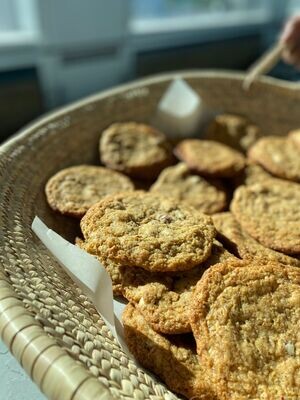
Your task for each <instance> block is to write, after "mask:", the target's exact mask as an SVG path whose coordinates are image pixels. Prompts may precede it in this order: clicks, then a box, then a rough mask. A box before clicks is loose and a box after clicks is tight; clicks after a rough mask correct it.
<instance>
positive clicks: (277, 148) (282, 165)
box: [248, 136, 300, 182]
mask: <svg viewBox="0 0 300 400" xmlns="http://www.w3.org/2000/svg"><path fill="white" fill-rule="evenodd" d="M248 156H249V158H250V159H251V160H252V161H254V162H257V163H259V164H260V165H262V166H263V167H264V168H265V169H266V170H267V171H268V172H270V173H271V174H273V175H275V176H277V177H279V178H283V179H288V180H291V181H295V182H300V148H298V147H297V146H295V144H294V143H293V141H292V140H288V139H287V138H285V137H276V136H269V137H265V138H261V139H259V140H258V141H257V142H256V143H255V144H254V146H252V147H251V148H250V150H249V152H248Z"/></svg>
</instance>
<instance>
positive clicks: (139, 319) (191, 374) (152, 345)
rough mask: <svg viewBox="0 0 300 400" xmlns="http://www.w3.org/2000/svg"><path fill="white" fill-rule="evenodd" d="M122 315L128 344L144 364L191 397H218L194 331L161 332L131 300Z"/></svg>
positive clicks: (180, 391) (210, 399) (171, 385)
mask: <svg viewBox="0 0 300 400" xmlns="http://www.w3.org/2000/svg"><path fill="white" fill-rule="evenodd" d="M122 319H123V325H124V335H125V341H126V343H127V346H128V348H129V350H130V352H131V353H132V354H133V355H134V357H135V358H136V359H137V360H138V362H139V363H140V364H141V365H142V366H144V367H145V368H147V369H149V370H150V371H152V372H154V373H155V374H156V375H158V376H159V377H160V378H161V379H162V380H163V381H164V382H165V383H166V384H167V385H168V387H169V388H170V389H171V390H172V391H174V392H176V393H179V394H182V395H184V396H186V397H187V398H188V399H199V400H217V398H216V397H215V395H214V393H213V389H212V387H211V385H210V383H209V382H208V381H207V380H206V375H207V374H206V372H205V371H204V370H203V368H202V367H201V365H200V364H199V361H198V358H197V354H196V346H195V340H194V338H193V336H192V335H191V334H189V335H188V334H186V335H174V336H172V335H168V336H163V335H160V334H159V333H157V332H155V331H153V329H152V328H151V327H150V326H149V325H148V324H147V321H145V319H144V318H143V316H142V314H140V313H139V312H138V310H136V309H135V308H134V307H133V306H132V305H131V304H128V305H127V306H126V307H125V309H124V312H123V316H122Z"/></svg>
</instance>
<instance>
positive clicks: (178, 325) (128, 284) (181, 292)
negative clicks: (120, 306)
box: [123, 241, 235, 334]
mask: <svg viewBox="0 0 300 400" xmlns="http://www.w3.org/2000/svg"><path fill="white" fill-rule="evenodd" d="M229 258H234V259H235V257H234V256H233V255H232V254H230V253H229V252H228V251H226V250H225V249H224V247H223V246H222V245H221V244H220V243H219V242H217V241H215V242H214V244H213V247H212V254H211V256H210V257H209V258H208V259H207V260H206V261H205V262H204V263H203V264H201V265H199V266H197V267H195V268H193V269H192V270H190V271H186V272H182V273H181V274H176V275H173V276H172V275H168V276H164V275H162V274H153V273H149V272H148V271H143V270H141V268H126V269H124V270H123V295H124V297H125V298H126V299H127V300H128V301H130V302H131V303H133V304H134V305H135V307H136V308H137V309H138V310H139V311H140V312H141V313H142V314H143V316H144V318H145V319H146V320H147V322H148V323H149V324H150V325H151V327H152V328H153V329H154V330H155V331H158V332H161V333H165V334H178V333H186V332H190V331H191V326H190V322H189V310H190V305H191V299H192V293H193V290H194V288H195V286H196V284H197V282H198V281H199V280H200V279H201V277H202V275H203V273H204V272H205V271H206V269H208V268H209V267H211V266H212V265H214V264H217V263H219V262H221V261H225V260H227V259H229Z"/></svg>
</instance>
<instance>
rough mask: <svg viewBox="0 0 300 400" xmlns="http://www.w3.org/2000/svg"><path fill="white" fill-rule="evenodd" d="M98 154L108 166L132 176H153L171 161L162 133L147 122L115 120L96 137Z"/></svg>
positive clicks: (145, 177)
mask: <svg viewBox="0 0 300 400" xmlns="http://www.w3.org/2000/svg"><path fill="white" fill-rule="evenodd" d="M100 158H101V161H102V162H103V163H104V164H105V165H106V166H107V167H109V168H112V169H115V170H117V171H120V172H123V173H125V174H127V175H130V176H132V177H134V178H140V179H149V180H152V179H155V178H156V177H157V176H158V174H159V173H160V171H161V170H163V169H164V168H165V167H167V166H169V165H170V164H172V162H173V156H172V151H171V147H170V145H169V143H168V141H167V138H166V136H165V135H164V134H163V133H162V132H159V131H158V130H156V129H154V128H152V127H151V126H149V125H145V124H140V123H136V122H122V123H115V124H112V125H111V126H109V127H108V128H107V129H106V130H105V131H103V133H102V135H101V138H100Z"/></svg>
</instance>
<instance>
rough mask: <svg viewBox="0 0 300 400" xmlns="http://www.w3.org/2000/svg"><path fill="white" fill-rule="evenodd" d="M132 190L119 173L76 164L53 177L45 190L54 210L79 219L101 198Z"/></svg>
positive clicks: (130, 183)
mask: <svg viewBox="0 0 300 400" xmlns="http://www.w3.org/2000/svg"><path fill="white" fill-rule="evenodd" d="M133 189H134V186H133V183H132V182H131V181H130V179H129V178H127V176H124V175H122V174H120V173H118V172H115V171H111V170H109V169H106V168H102V167H96V166H92V165H76V166H74V167H70V168H65V169H63V170H61V171H59V172H58V173H57V174H55V175H53V176H52V177H51V178H50V179H49V180H48V182H47V184H46V188H45V191H46V197H47V201H48V204H49V205H50V207H51V208H52V209H53V210H55V211H59V212H60V213H61V214H65V215H69V216H71V217H76V218H81V217H82V216H83V215H84V214H85V213H86V212H87V210H88V209H89V208H90V207H91V206H92V205H93V204H95V203H97V202H98V201H100V200H101V199H103V198H104V197H106V196H108V195H111V194H114V193H119V192H123V191H130V190H133Z"/></svg>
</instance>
